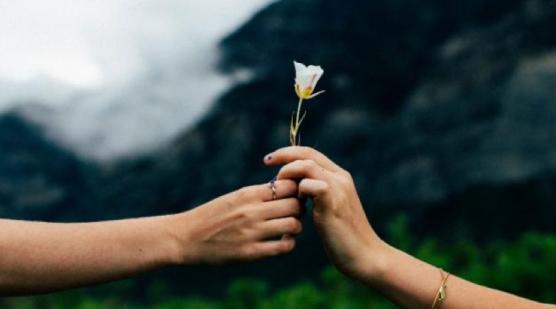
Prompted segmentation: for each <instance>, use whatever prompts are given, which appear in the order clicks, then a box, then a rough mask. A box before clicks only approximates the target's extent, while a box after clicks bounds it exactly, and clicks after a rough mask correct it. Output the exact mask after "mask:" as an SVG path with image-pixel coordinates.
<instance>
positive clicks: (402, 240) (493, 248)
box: [0, 217, 556, 309]
mask: <svg viewBox="0 0 556 309" xmlns="http://www.w3.org/2000/svg"><path fill="white" fill-rule="evenodd" d="M389 235H390V240H391V242H393V243H394V244H396V245H397V246H398V247H400V248H402V249H404V250H407V251H409V252H412V253H413V254H414V255H416V256H417V257H419V258H421V259H424V260H426V261H429V262H431V263H433V264H434V265H438V266H440V267H443V268H445V269H447V270H450V271H451V272H453V273H455V274H457V275H459V276H461V277H464V278H466V279H469V280H472V281H474V282H477V283H481V284H485V285H488V286H491V287H495V288H498V289H502V290H505V291H508V292H512V293H516V294H519V295H522V296H525V297H529V298H532V299H535V300H539V301H543V302H548V303H556V289H554V287H555V286H556V276H554V274H556V235H549V234H539V233H525V234H523V235H522V236H521V237H519V238H518V239H517V240H516V241H514V242H493V243H490V244H488V245H484V246H478V245H476V244H474V243H471V242H468V241H459V242H457V243H441V242H439V241H437V240H434V239H428V240H426V241H424V242H422V243H420V244H418V245H417V244H414V241H412V239H411V237H410V235H411V234H410V233H409V231H408V229H407V224H406V223H405V220H404V218H403V217H400V219H398V220H395V221H394V222H393V224H391V225H390V233H389ZM131 287H132V281H130V280H127V281H122V282H118V283H114V284H109V285H105V286H103V287H102V288H101V289H100V290H98V289H97V290H95V291H94V293H91V291H90V290H89V289H82V290H76V291H70V292H64V293H57V294H52V295H45V296H38V297H28V298H13V299H6V300H0V307H1V308H15V309H35V308H41V309H42V308H46V309H62V308H72V309H94V308H108V309H111V308H114V309H115V308H118V309H120V308H129V309H135V308H137V309H142V308H154V309H178V308H195V309H213V308H223V309H239V308H261V309H273V308H280V309H283V308H303V309H311V308H395V306H394V305H393V304H391V303H389V302H388V301H386V300H385V299H384V298H382V297H381V296H380V295H378V294H377V293H375V292H373V291H372V290H370V289H368V288H366V287H364V286H362V285H360V284H358V283H356V282H353V281H351V280H349V279H347V278H345V277H344V276H343V275H342V274H340V273H338V272H337V271H336V270H334V268H332V267H330V268H328V269H326V270H324V271H323V272H322V274H321V276H320V278H318V279H315V280H313V281H306V282H297V283H293V284H292V285H291V286H287V287H282V288H274V289H273V288H272V287H271V286H269V284H267V283H266V282H265V281H264V280H256V279H239V280H237V281H235V282H234V283H232V284H231V285H230V286H229V288H228V291H227V294H226V296H225V297H224V298H222V299H210V298H205V297H198V296H179V295H168V294H167V293H165V292H164V290H165V289H164V284H163V282H158V283H157V284H154V285H153V286H151V287H150V288H149V289H148V291H147V293H146V295H142V297H144V300H143V301H141V302H139V301H138V300H137V298H135V297H134V296H133V295H131V293H130V290H131Z"/></svg>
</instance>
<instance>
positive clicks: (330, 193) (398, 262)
mask: <svg viewBox="0 0 556 309" xmlns="http://www.w3.org/2000/svg"><path fill="white" fill-rule="evenodd" d="M265 163H266V164H268V165H276V164H286V165H285V166H284V167H283V168H282V169H281V170H280V173H279V174H278V179H302V180H301V182H300V183H299V192H300V194H301V195H305V196H309V197H312V198H313V200H314V202H315V207H314V210H313V217H314V220H315V225H316V227H317V228H318V231H319V234H320V235H321V238H322V241H323V244H324V246H325V249H326V251H327V253H328V255H329V256H330V258H331V260H332V261H333V262H334V263H335V264H336V266H337V267H338V268H339V269H340V270H341V271H343V272H344V273H345V274H346V275H348V276H350V277H353V278H355V279H358V280H360V281H362V282H364V283H366V284H367V285H369V286H371V287H373V288H375V289H377V290H378V291H380V292H381V293H383V294H384V295H385V296H386V297H387V298H389V299H390V300H391V301H393V302H395V303H396V304H398V305H400V306H402V307H404V308H431V305H432V303H433V300H434V298H435V296H436V294H437V291H438V289H439V287H440V284H441V273H440V270H439V269H438V268H436V267H434V266H432V265H429V264H427V263H425V262H423V261H420V260H418V259H416V258H414V257H412V256H410V255H408V254H406V253H404V252H402V251H399V250H397V249H395V248H393V247H391V246H389V245H388V244H386V243H385V242H383V241H382V240H381V239H380V238H379V237H378V236H377V234H376V233H375V232H374V230H373V228H372V227H371V225H370V224H369V221H368V220H367V217H366V215H365V212H364V210H363V207H362V205H361V202H360V200H359V197H358V195H357V191H356V189H355V185H354V183H353V180H352V178H351V176H350V174H349V173H348V172H347V171H345V170H343V169H342V168H341V167H339V166H338V165H336V164H335V163H334V162H332V161H331V160H330V159H328V158H327V157H326V156H324V155H323V154H321V153H319V152H317V151H315V150H313V149H310V148H305V147H288V148H283V149H280V150H278V151H276V152H274V153H272V154H270V155H268V156H267V157H265ZM447 294H448V297H447V300H446V302H444V303H443V304H442V306H441V308H466V309H472V308H481V309H482V308H556V306H553V305H545V304H540V303H538V302H534V301H531V300H528V299H524V298H521V297H518V296H515V295H511V294H508V293H504V292H501V291H497V290H494V289H489V288H486V287H482V286H479V285H477V284H474V283H471V282H468V281H465V280H463V279H460V278H458V277H456V276H454V275H452V276H450V277H449V279H448V281H447Z"/></svg>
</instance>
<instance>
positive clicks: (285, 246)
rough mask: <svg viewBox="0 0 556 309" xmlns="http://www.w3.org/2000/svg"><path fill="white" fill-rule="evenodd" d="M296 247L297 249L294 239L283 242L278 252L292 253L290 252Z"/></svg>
mask: <svg viewBox="0 0 556 309" xmlns="http://www.w3.org/2000/svg"><path fill="white" fill-rule="evenodd" d="M294 247H295V240H294V239H293V238H292V239H287V240H282V241H280V243H279V244H278V252H279V253H286V252H290V251H292V250H293V248H294Z"/></svg>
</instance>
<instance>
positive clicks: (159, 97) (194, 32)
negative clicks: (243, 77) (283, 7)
mask: <svg viewBox="0 0 556 309" xmlns="http://www.w3.org/2000/svg"><path fill="white" fill-rule="evenodd" d="M268 2H269V1H268V0H227V1H217V0H208V1H192V0H188V1H183V0H142V1H138V0H98V1H90V0H52V1H31V0H18V1H4V0H0V112H7V111H13V110H15V111H16V112H18V113H20V114H22V115H23V116H24V117H26V118H27V119H29V120H30V121H33V122H35V123H37V124H39V125H41V126H43V127H44V128H45V133H46V134H47V135H48V136H49V137H50V138H52V139H53V140H55V141H57V142H59V143H60V144H62V145H64V146H66V147H67V148H69V149H72V150H74V151H76V152H77V153H78V154H80V155H82V156H85V157H87V158H91V159H96V160H112V159H117V158H122V157H128V156H134V155H138V154H142V153H145V152H149V151H151V150H153V149H156V148H157V147H159V146H161V145H163V144H164V143H166V142H167V141H169V140H171V139H172V138H173V137H174V136H175V135H176V134H178V133H179V132H181V131H182V130H184V129H185V128H187V126H189V125H191V124H192V123H194V121H196V120H197V119H198V118H199V117H200V116H201V115H202V114H203V113H204V112H205V111H206V110H207V109H208V108H209V107H210V103H211V102H213V101H214V99H215V98H216V97H218V95H219V94H220V93H221V92H222V91H224V90H225V89H226V88H227V87H229V86H230V84H231V83H233V82H234V80H232V79H231V78H229V77H225V76H222V75H220V74H218V73H217V72H215V70H214V64H215V62H216V61H217V59H218V51H217V49H216V44H217V42H218V41H219V39H220V38H222V37H223V36H224V35H226V34H227V33H229V32H230V31H233V30H234V28H236V27H237V26H239V25H240V24H241V23H242V22H244V21H245V20H246V19H247V18H249V17H250V16H251V15H252V14H254V13H255V12H256V11H257V10H258V9H260V8H262V7H263V6H264V5H266V4H267V3H268Z"/></svg>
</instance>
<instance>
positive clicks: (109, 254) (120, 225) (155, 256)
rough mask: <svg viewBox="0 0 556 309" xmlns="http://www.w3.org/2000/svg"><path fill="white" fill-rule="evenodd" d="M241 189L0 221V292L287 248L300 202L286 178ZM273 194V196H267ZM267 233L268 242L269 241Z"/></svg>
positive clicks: (84, 282) (247, 258)
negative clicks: (186, 201)
mask: <svg viewBox="0 0 556 309" xmlns="http://www.w3.org/2000/svg"><path fill="white" fill-rule="evenodd" d="M276 188H277V189H276V190H277V192H276V196H274V197H273V193H272V190H271V189H270V188H269V186H268V184H266V185H259V186H252V187H247V188H243V189H241V190H238V191H236V192H233V193H230V194H228V195H225V196H223V197H220V198H218V199H216V200H213V201H211V202H209V203H207V204H205V205H202V206H201V207H198V208H196V209H193V210H191V211H188V212H184V213H180V214H176V215H168V216H159V217H149V218H141V219H128V220H117V221H106V222H96V223H44V222H28V221H15V220H0V296H9V295H24V294H34V293H45V292H51V291H56V290H61V289H67V288H72V287H78V286H83V285H88V284H94V283H99V282H105V281H111V280H116V279H121V278H125V277H128V276H130V275H133V274H135V273H138V272H142V271H147V270H150V269H154V268H159V267H163V266H168V265H181V264H223V263H228V262H237V261H250V260H255V259H259V258H264V257H267V256H273V255H277V254H282V253H286V252H289V251H291V250H292V249H293V247H294V244H295V243H294V239H293V238H291V237H289V238H284V239H282V240H272V239H273V238H276V237H277V236H280V235H284V234H289V235H292V234H297V233H299V232H300V231H301V223H300V222H299V220H298V219H297V218H296V217H297V216H298V215H299V213H300V205H299V202H298V201H297V199H296V198H292V197H295V195H296V193H297V185H296V184H295V183H294V182H292V181H279V182H277V183H276ZM274 198H277V199H276V200H274ZM269 239H270V240H269Z"/></svg>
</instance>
